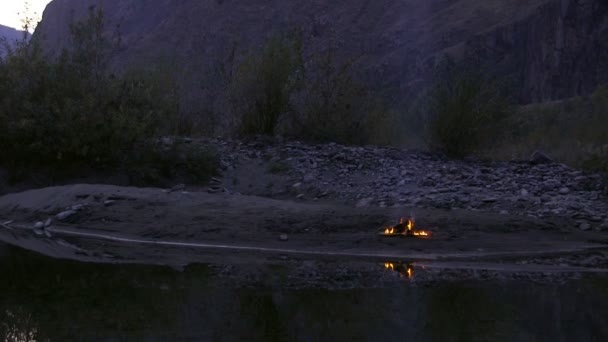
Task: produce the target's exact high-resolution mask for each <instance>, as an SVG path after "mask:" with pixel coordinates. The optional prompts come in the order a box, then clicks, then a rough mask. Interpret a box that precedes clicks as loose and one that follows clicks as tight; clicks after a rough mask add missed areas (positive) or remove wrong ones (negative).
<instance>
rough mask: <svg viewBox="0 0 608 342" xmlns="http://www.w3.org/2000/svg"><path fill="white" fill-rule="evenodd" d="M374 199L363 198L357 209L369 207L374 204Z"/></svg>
mask: <svg viewBox="0 0 608 342" xmlns="http://www.w3.org/2000/svg"><path fill="white" fill-rule="evenodd" d="M372 201H373V199H372V198H369V197H367V198H362V199H360V200H359V202H357V208H362V207H369V205H370V204H372Z"/></svg>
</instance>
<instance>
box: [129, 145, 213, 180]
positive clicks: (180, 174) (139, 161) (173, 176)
mask: <svg viewBox="0 0 608 342" xmlns="http://www.w3.org/2000/svg"><path fill="white" fill-rule="evenodd" d="M218 166H219V158H218V156H217V153H216V152H215V151H214V150H213V149H212V148H211V147H205V146H198V145H193V144H186V143H184V142H172V143H171V144H170V145H169V146H165V145H163V144H162V143H141V144H139V145H138V148H137V150H134V151H132V152H131V155H130V156H129V158H128V159H127V160H126V162H125V171H126V174H127V176H128V178H129V183H130V184H134V185H155V186H165V187H166V186H171V185H175V183H176V182H183V183H194V184H203V183H206V182H207V181H208V180H209V179H210V178H211V177H212V176H215V175H216V174H217V170H218Z"/></svg>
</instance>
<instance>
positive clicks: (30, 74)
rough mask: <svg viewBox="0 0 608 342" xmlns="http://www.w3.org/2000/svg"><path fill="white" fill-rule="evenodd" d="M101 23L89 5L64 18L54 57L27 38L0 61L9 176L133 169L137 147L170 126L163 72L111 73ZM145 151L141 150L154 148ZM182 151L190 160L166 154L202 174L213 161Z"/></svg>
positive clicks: (0, 116) (0, 120)
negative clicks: (74, 19) (67, 35)
mask: <svg viewBox="0 0 608 342" xmlns="http://www.w3.org/2000/svg"><path fill="white" fill-rule="evenodd" d="M103 23H104V21H103V12H102V11H101V10H95V9H94V8H91V9H90V13H89V17H88V18H87V19H86V20H85V21H83V22H78V23H74V24H72V25H70V32H71V43H70V45H69V46H68V47H67V48H66V49H64V50H63V51H62V52H61V53H60V54H59V55H58V56H56V57H52V56H50V55H47V54H45V53H44V52H43V51H42V49H41V46H40V41H39V39H31V40H30V41H27V42H25V41H24V42H22V43H21V44H19V45H18V46H17V47H16V48H14V49H13V50H11V51H9V53H8V55H7V56H6V58H5V59H3V60H2V61H0V132H2V134H0V150H1V151H2V154H0V164H2V165H3V166H4V167H6V168H7V169H8V170H9V172H10V173H11V174H12V176H13V177H12V178H13V180H19V179H18V177H21V178H27V176H28V172H27V171H28V170H36V171H41V170H44V171H46V172H47V173H49V174H51V175H52V176H51V178H52V179H58V178H67V177H72V176H75V175H78V176H81V175H82V173H83V172H89V171H95V173H97V174H99V173H108V172H109V173H112V172H115V170H117V169H121V168H123V166H124V165H126V164H128V165H130V169H134V168H135V167H134V166H133V165H134V163H136V162H137V161H141V162H146V160H145V159H140V158H139V157H138V153H139V152H140V150H138V146H142V145H143V146H145V145H146V144H149V141H153V140H154V139H155V137H157V136H158V135H160V134H162V133H165V132H169V131H171V130H172V129H174V122H175V120H174V118H175V114H176V103H177V99H176V97H175V92H172V91H167V89H166V88H167V86H166V85H171V84H172V83H171V82H169V81H168V80H167V79H166V78H167V75H166V74H162V73H158V72H156V71H155V70H147V71H146V74H143V73H140V72H133V71H132V72H127V73H125V74H123V75H120V76H117V75H113V74H111V73H110V71H109V66H108V65H109V58H110V57H111V55H112V51H113V48H114V44H115V43H116V42H117V41H116V40H112V39H108V38H107V37H106V35H105V34H104V24H103ZM151 151H152V150H148V152H146V153H151V154H154V153H157V152H158V151H156V152H151ZM178 152H179V153H182V152H183V151H181V150H180V151H164V153H169V154H171V153H178ZM187 155H188V156H189V157H191V158H192V160H191V161H187V160H184V159H182V158H181V157H178V156H170V155H169V156H167V157H166V158H169V161H171V162H176V163H177V164H180V165H182V164H183V165H184V166H185V167H186V169H187V170H189V171H191V172H192V175H193V176H195V177H196V178H205V177H206V176H205V174H207V173H209V171H208V170H207V168H209V167H212V165H213V163H212V162H211V161H208V160H207V157H205V156H204V155H198V154H196V153H194V152H192V153H187ZM156 157H158V158H161V157H160V156H156ZM150 158H152V159H153V158H154V157H151V156H150ZM163 158H164V157H163ZM171 158H173V159H175V158H177V159H175V160H171ZM207 162H208V163H207ZM207 164H208V165H207ZM201 172H202V174H201ZM135 178H138V177H135ZM144 178H146V177H139V179H144ZM150 178H154V177H150ZM138 183H141V182H139V181H138Z"/></svg>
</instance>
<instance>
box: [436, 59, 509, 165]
mask: <svg viewBox="0 0 608 342" xmlns="http://www.w3.org/2000/svg"><path fill="white" fill-rule="evenodd" d="M438 76H439V77H438V79H437V81H436V82H435V86H434V88H433V90H432V91H431V95H430V103H429V110H430V113H429V114H430V137H431V144H432V145H433V147H434V148H436V149H439V150H441V151H443V152H444V153H446V154H447V155H448V156H450V157H457V158H458V157H463V156H465V155H467V154H469V153H472V152H476V151H477V150H479V149H480V147H481V145H482V143H484V142H487V141H489V140H488V138H489V137H491V136H492V135H493V133H496V131H497V130H496V127H498V126H499V121H500V120H502V119H504V118H505V117H506V116H507V114H508V112H509V101H508V99H507V97H506V96H505V95H504V94H503V92H502V91H501V89H500V87H499V86H498V84H497V82H496V81H495V80H492V79H491V78H489V76H488V75H484V73H483V72H480V71H478V70H474V69H473V68H470V67H458V66H456V65H455V64H454V63H452V62H451V61H447V62H446V64H444V65H443V66H442V67H441V68H440V73H439V74H438Z"/></svg>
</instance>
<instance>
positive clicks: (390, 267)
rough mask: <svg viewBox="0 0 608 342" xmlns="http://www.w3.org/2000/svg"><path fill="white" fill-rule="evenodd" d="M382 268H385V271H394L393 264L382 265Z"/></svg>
mask: <svg viewBox="0 0 608 342" xmlns="http://www.w3.org/2000/svg"><path fill="white" fill-rule="evenodd" d="M384 268H386V269H387V270H391V271H394V270H395V264H393V263H392V262H385V263H384Z"/></svg>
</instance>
